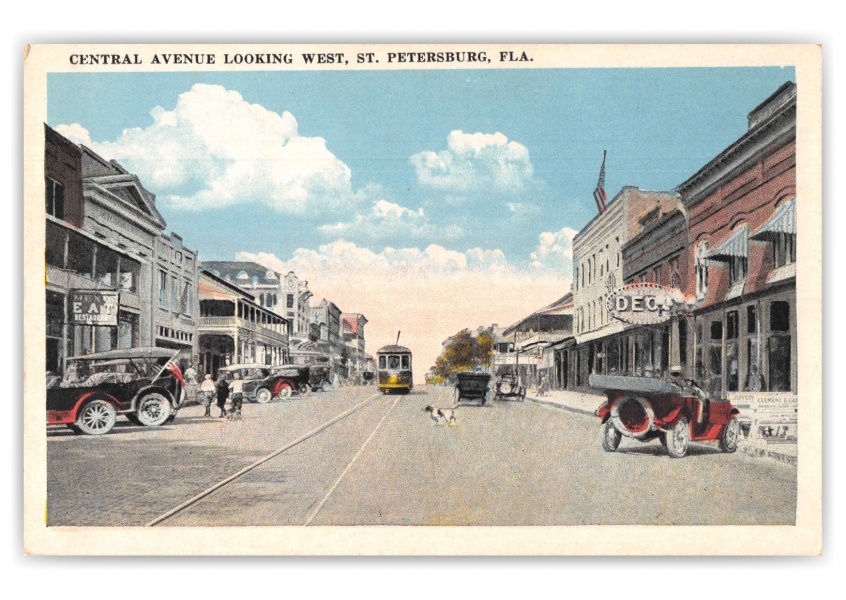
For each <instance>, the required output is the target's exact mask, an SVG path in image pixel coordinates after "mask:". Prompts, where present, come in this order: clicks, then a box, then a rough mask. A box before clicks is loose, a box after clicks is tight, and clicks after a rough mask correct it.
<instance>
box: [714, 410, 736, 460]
mask: <svg viewBox="0 0 846 600" xmlns="http://www.w3.org/2000/svg"><path fill="white" fill-rule="evenodd" d="M739 439H740V423H738V422H737V419H735V418H733V419H732V420H731V421H729V422H728V424H727V425H726V426H725V428H724V429H723V433H722V434H721V435H720V441H719V442H718V444H719V446H720V450H722V451H723V452H726V453H728V454H731V453H732V452H734V451H736V450H737V442H738V440H739Z"/></svg>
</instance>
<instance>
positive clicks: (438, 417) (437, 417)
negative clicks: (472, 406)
mask: <svg viewBox="0 0 846 600" xmlns="http://www.w3.org/2000/svg"><path fill="white" fill-rule="evenodd" d="M455 408H456V407H455V406H453V407H452V408H435V407H434V406H431V405H430V406H427V407H426V408H424V409H423V411H424V412H427V413H429V416H430V417H431V418H432V425H449V426H450V427H455V426H456V420H455Z"/></svg>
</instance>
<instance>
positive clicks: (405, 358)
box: [402, 354, 411, 371]
mask: <svg viewBox="0 0 846 600" xmlns="http://www.w3.org/2000/svg"><path fill="white" fill-rule="evenodd" d="M402 368H403V369H405V370H406V371H407V370H408V369H410V368H411V357H410V356H409V355H408V354H403V355H402Z"/></svg>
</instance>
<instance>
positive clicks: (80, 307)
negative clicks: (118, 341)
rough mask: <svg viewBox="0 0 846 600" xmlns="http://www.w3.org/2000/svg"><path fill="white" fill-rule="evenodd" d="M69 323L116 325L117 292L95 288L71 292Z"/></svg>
mask: <svg viewBox="0 0 846 600" xmlns="http://www.w3.org/2000/svg"><path fill="white" fill-rule="evenodd" d="M70 323H71V325H101V326H108V327H117V324H118V293H117V292H104V291H96V290H91V291H78V290H77V291H73V292H71V295H70Z"/></svg>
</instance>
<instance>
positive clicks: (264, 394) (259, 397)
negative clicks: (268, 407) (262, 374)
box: [256, 388, 273, 404]
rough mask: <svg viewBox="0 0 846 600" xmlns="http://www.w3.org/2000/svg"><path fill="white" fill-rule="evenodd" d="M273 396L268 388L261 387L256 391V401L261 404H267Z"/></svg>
mask: <svg viewBox="0 0 846 600" xmlns="http://www.w3.org/2000/svg"><path fill="white" fill-rule="evenodd" d="M272 398H273V394H272V393H271V392H270V390H269V389H267V388H260V389H259V390H258V391H257V392H256V402H258V403H259V404H267V403H268V402H270V400H271V399H272Z"/></svg>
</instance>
